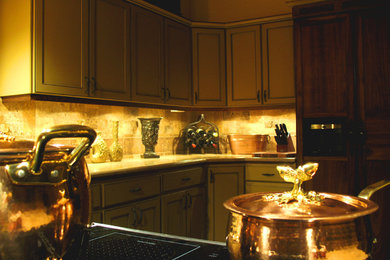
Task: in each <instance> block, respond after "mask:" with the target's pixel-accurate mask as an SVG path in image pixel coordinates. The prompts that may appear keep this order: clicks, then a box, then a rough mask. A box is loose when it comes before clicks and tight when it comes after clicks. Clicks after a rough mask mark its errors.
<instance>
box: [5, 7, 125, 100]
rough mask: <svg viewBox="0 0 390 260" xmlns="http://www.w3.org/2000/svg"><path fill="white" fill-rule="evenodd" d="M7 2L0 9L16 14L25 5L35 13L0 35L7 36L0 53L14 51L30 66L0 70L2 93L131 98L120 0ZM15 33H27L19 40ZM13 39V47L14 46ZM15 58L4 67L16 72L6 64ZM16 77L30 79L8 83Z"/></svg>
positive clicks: (123, 17) (10, 58)
mask: <svg viewBox="0 0 390 260" xmlns="http://www.w3.org/2000/svg"><path fill="white" fill-rule="evenodd" d="M12 2H13V3H12V4H10V3H7V5H3V6H2V7H4V10H9V11H10V12H11V13H12V12H14V11H13V10H16V11H15V12H14V13H15V14H19V15H17V16H21V15H22V14H21V12H22V10H24V9H28V7H29V8H31V10H34V11H35V13H34V14H31V13H26V14H28V15H33V17H34V18H35V20H34V19H28V18H24V17H23V19H21V21H20V22H18V23H17V24H16V25H15V28H14V30H9V32H7V33H6V34H4V35H3V34H2V35H1V38H3V37H6V38H7V39H8V41H7V45H6V46H5V48H4V49H2V51H4V52H7V53H8V52H11V53H12V52H15V51H17V50H18V49H19V50H20V51H19V54H18V55H20V56H19V59H23V60H27V61H29V64H30V67H29V68H28V67H27V66H23V67H20V68H21V69H20V70H19V73H15V72H13V71H11V70H8V71H7V72H6V73H0V74H1V76H0V77H1V81H4V82H6V83H5V84H4V85H3V84H2V86H1V89H2V91H1V93H0V94H1V95H2V96H8V95H18V94H31V93H37V94H49V95H61V96H62V95H64V96H77V97H93V98H103V99H114V100H130V82H129V76H130V66H129V65H130V64H129V63H130V62H129V57H130V56H129V49H130V41H129V39H130V38H129V25H130V5H128V4H126V3H125V2H123V1H120V0H92V1H76V0H70V1H59V0H52V1H43V0H35V1H33V2H31V3H27V1H25V2H24V1H22V0H18V1H12ZM22 2H24V3H22ZM2 4H3V3H2ZM25 4H28V5H27V7H25V6H24V5H25ZM22 5H23V8H22V7H21V6H22ZM33 7H35V8H33ZM7 20H8V19H7ZM9 21H11V20H9ZM19 32H23V35H28V34H29V35H30V36H29V37H26V38H25V39H24V40H25V41H24V42H21V41H19V40H18V39H19V38H20V36H18V33H19ZM15 41H17V42H18V45H15V46H14V47H13V46H12V42H15ZM22 50H23V51H22ZM27 50H29V51H30V53H28V52H27ZM108 54H109V55H108ZM22 56H23V57H22ZM14 58H15V59H16V56H14V57H13V58H12V57H9V59H7V64H8V65H7V67H9V68H13V69H15V71H16V70H17V67H13V66H11V64H13V63H14V61H13V59H14ZM1 70H2V69H1ZM16 76H17V77H20V78H27V79H30V80H29V81H27V80H26V81H25V82H23V84H19V83H20V82H18V86H17V87H14V86H13V84H10V83H12V82H13V83H15V84H16V82H15V77H16ZM17 81H19V80H17ZM3 90H4V91H3Z"/></svg>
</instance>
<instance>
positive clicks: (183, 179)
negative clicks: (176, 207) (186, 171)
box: [181, 177, 191, 182]
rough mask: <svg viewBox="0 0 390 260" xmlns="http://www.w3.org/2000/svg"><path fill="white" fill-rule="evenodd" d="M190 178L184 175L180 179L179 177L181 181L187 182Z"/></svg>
mask: <svg viewBox="0 0 390 260" xmlns="http://www.w3.org/2000/svg"><path fill="white" fill-rule="evenodd" d="M190 180H191V178H190V177H186V178H182V179H181V181H182V182H187V181H190Z"/></svg>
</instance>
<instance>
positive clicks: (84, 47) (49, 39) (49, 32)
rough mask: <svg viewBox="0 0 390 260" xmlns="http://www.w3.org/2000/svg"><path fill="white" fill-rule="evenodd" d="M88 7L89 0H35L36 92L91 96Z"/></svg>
mask: <svg viewBox="0 0 390 260" xmlns="http://www.w3.org/2000/svg"><path fill="white" fill-rule="evenodd" d="M88 9H89V6H88V2H86V1H74V0H72V1H58V0H56V1H43V0H37V1H36V27H35V30H36V85H35V86H36V88H35V91H33V92H37V93H51V94H64V95H74V96H88V16H89V13H88ZM70 17H72V19H69V18H70ZM65 21H66V22H65Z"/></svg>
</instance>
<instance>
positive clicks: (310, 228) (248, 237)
mask: <svg viewBox="0 0 390 260" xmlns="http://www.w3.org/2000/svg"><path fill="white" fill-rule="evenodd" d="M317 169H318V164H316V163H309V164H306V165H305V166H303V167H302V166H301V167H299V168H298V169H296V170H293V169H291V168H290V167H288V166H286V167H284V166H283V167H279V166H278V171H279V173H280V175H281V176H282V178H284V179H285V180H286V181H289V182H293V183H294V188H293V190H292V191H291V192H285V193H262V192H259V193H252V194H244V195H239V196H236V197H233V198H231V199H229V200H227V201H226V202H225V203H224V206H225V207H226V208H227V209H228V210H229V211H230V218H229V223H228V235H227V238H226V242H227V246H228V249H229V253H230V255H231V259H308V260H312V259H313V260H314V259H354V260H358V259H370V253H371V248H372V242H373V237H372V231H371V225H370V220H369V217H368V216H369V215H370V214H371V213H373V212H375V211H376V210H377V209H378V205H377V204H376V203H374V202H372V201H370V200H368V199H369V197H370V196H371V194H372V193H373V192H374V191H376V190H378V189H380V188H382V187H384V186H387V185H389V184H390V179H389V180H384V181H381V182H379V183H376V184H373V185H370V186H368V187H367V188H366V189H364V190H363V191H362V192H361V193H360V197H354V196H347V195H340V194H331V193H316V192H313V191H311V192H308V193H306V192H304V191H303V190H302V187H301V184H302V182H303V181H305V180H309V179H311V178H312V176H313V175H314V174H315V172H316V170H317Z"/></svg>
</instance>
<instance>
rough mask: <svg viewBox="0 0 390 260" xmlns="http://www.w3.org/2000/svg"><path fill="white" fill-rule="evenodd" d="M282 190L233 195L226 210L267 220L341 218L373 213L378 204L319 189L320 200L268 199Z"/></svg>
mask: <svg viewBox="0 0 390 260" xmlns="http://www.w3.org/2000/svg"><path fill="white" fill-rule="evenodd" d="M278 194H282V193H263V192H259V193H252V194H244V195H240V196H237V197H233V198H231V199H229V200H227V201H226V202H225V203H224V206H225V208H227V209H228V210H230V211H233V212H236V213H239V214H242V215H245V216H251V217H257V218H263V219H267V220H271V219H275V220H301V221H309V222H311V221H343V220H349V219H354V218H358V217H361V216H365V215H368V214H371V213H373V212H374V211H376V210H377V209H378V205H377V204H376V203H374V202H372V201H370V200H366V199H362V198H358V197H353V196H346V195H340V194H332V193H319V195H320V196H323V199H322V201H321V202H320V203H315V204H312V203H299V202H298V201H293V202H290V203H285V204H284V203H280V202H278V201H276V200H271V201H270V200H268V199H267V198H269V196H270V195H271V196H272V195H278Z"/></svg>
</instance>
